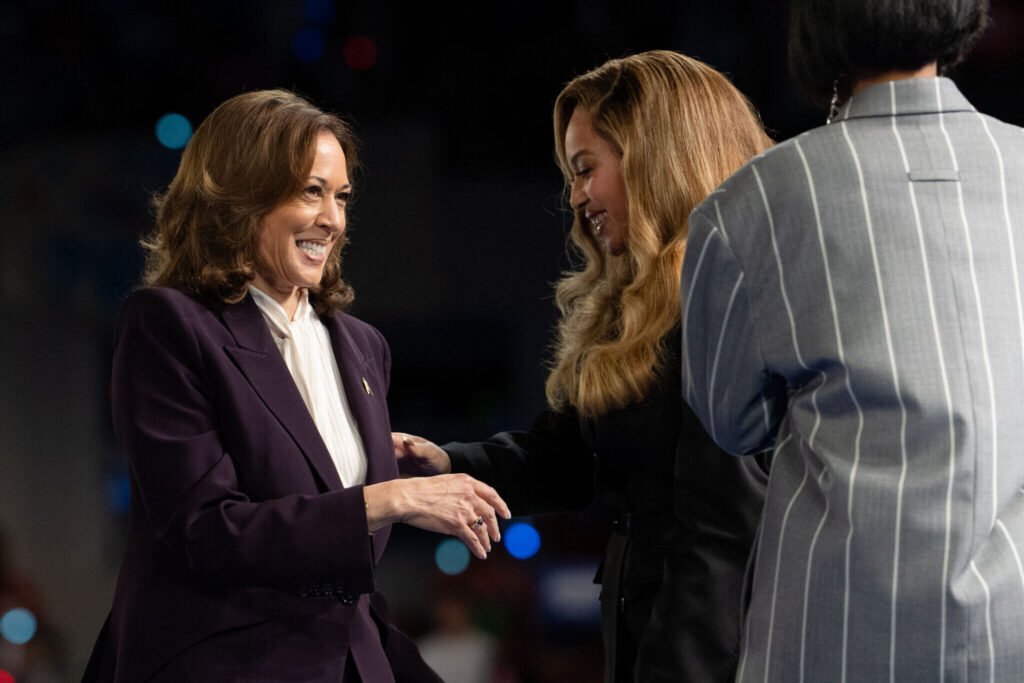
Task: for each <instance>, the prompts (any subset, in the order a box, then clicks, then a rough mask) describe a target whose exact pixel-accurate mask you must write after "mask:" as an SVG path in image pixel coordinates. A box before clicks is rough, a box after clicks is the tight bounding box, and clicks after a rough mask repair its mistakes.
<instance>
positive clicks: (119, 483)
mask: <svg viewBox="0 0 1024 683" xmlns="http://www.w3.org/2000/svg"><path fill="white" fill-rule="evenodd" d="M107 505H109V506H110V507H111V508H112V509H113V510H114V512H117V513H120V514H127V513H128V512H129V511H130V510H131V507H132V485H131V482H130V481H129V479H128V474H127V473H125V472H120V473H118V474H114V475H111V476H110V477H108V478H107Z"/></svg>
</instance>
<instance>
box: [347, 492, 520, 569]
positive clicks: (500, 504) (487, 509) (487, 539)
mask: <svg viewBox="0 0 1024 683" xmlns="http://www.w3.org/2000/svg"><path fill="white" fill-rule="evenodd" d="M363 496H364V497H365V499H366V505H367V507H366V517H367V523H368V525H369V528H370V530H371V531H374V530H376V529H379V528H380V527H382V526H385V525H386V524H391V523H394V522H405V523H406V524H411V525H413V526H416V527H419V528H421V529H426V530H427V531H436V532H438V533H442V534H449V535H451V536H455V537H457V538H459V539H460V540H461V541H462V542H463V543H465V544H466V547H467V548H469V550H470V552H472V553H473V554H474V555H476V556H477V557H478V558H480V559H481V560H482V559H485V558H486V557H487V553H488V552H490V550H491V541H492V540H493V541H499V540H501V532H500V531H499V529H498V515H501V516H502V517H503V518H505V519H508V518H510V517H511V516H512V513H511V512H510V511H509V509H508V506H507V505H505V501H503V500H502V499H501V496H499V495H498V492H497V491H495V490H494V489H492V488H491V487H490V486H488V485H487V484H484V483H482V482H479V481H477V480H476V479H474V478H472V477H470V476H469V475H468V474H442V475H438V476H436V477H423V478H416V479H393V480H391V481H385V482H381V483H379V484H373V485H370V486H367V487H365V488H364V489H363Z"/></svg>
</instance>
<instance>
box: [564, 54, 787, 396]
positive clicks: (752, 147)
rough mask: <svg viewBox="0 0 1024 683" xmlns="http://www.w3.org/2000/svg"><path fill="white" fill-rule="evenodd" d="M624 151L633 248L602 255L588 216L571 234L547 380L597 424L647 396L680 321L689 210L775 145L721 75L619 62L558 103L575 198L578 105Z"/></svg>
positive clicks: (580, 80)
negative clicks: (573, 143)
mask: <svg viewBox="0 0 1024 683" xmlns="http://www.w3.org/2000/svg"><path fill="white" fill-rule="evenodd" d="M578 107H582V108H584V109H585V110H586V111H587V112H588V113H589V114H590V117H591V121H592V125H593V126H594V131H595V132H596V133H597V134H598V135H600V136H601V137H602V138H604V139H605V140H606V141H607V142H608V143H609V144H610V145H611V147H612V149H613V150H614V151H615V152H616V154H618V155H619V157H620V159H621V164H622V177H623V180H624V183H625V186H626V200H627V215H628V219H627V220H628V227H627V237H626V243H627V249H626V251H625V252H624V253H623V254H621V255H618V256H613V255H609V254H607V253H605V252H604V250H603V249H602V248H601V246H600V245H599V244H598V242H597V241H596V240H595V238H594V235H593V234H592V232H591V229H590V225H589V223H588V222H587V220H586V218H585V216H584V215H583V211H582V210H576V211H575V217H574V220H573V225H572V229H571V231H570V234H569V238H570V241H571V243H572V245H573V247H574V252H575V253H576V255H577V256H580V257H581V260H582V264H581V265H582V268H581V269H580V270H575V271H570V272H567V273H564V274H563V277H562V279H561V280H560V281H559V282H558V284H557V287H556V292H555V300H556V303H557V305H558V308H559V311H560V312H561V316H562V317H561V321H560V322H559V325H558V335H557V340H556V344H555V354H554V360H553V363H552V367H551V372H550V374H549V375H548V379H547V386H546V390H547V398H548V402H549V403H550V404H551V406H552V407H553V408H555V409H557V410H564V409H566V408H567V407H569V406H572V407H573V408H575V409H576V410H577V411H578V412H579V413H580V414H581V415H584V416H595V415H601V414H603V413H606V412H608V411H610V410H613V409H616V408H621V407H623V406H626V405H629V404H630V403H635V402H637V401H640V400H641V399H643V398H644V397H645V396H646V395H647V394H648V393H649V392H650V391H651V390H652V389H653V387H654V386H655V385H656V383H657V382H658V380H659V377H660V375H661V372H662V370H663V366H664V364H665V359H666V353H667V349H666V347H665V338H666V336H667V335H668V334H669V333H670V332H671V331H672V330H673V328H675V327H676V326H678V324H679V320H680V307H679V271H680V268H681V267H682V261H683V252H684V250H685V248H686V236H687V220H688V217H689V215H690V211H692V210H693V208H694V207H695V206H696V205H697V204H698V203H699V202H700V201H701V200H703V199H704V198H705V197H706V196H707V195H708V194H710V193H711V191H712V190H714V189H715V187H717V186H718V185H719V184H720V183H721V182H722V181H723V180H725V179H726V178H727V177H728V176H729V175H731V174H732V173H733V172H734V171H736V170H737V169H738V168H739V167H740V166H742V165H743V164H744V163H746V161H747V160H749V159H750V158H751V157H753V156H754V155H756V154H758V153H760V152H761V151H763V150H764V149H766V148H767V147H768V146H770V145H771V144H772V141H771V139H770V138H768V136H767V135H766V134H765V132H764V129H763V128H762V126H761V122H760V120H759V118H758V116H757V114H756V112H755V111H754V109H753V107H752V106H751V105H750V102H749V101H748V100H747V99H746V98H745V97H744V96H743V95H742V94H740V92H739V91H738V90H737V89H736V88H735V87H734V86H733V85H732V83H730V82H729V80H728V79H727V78H726V77H725V76H723V75H722V74H721V73H719V72H718V71H715V70H714V69H712V68H711V67H709V66H708V65H706V64H703V63H702V62H699V61H697V60H695V59H691V58H689V57H686V56H684V55H681V54H678V53H676V52H669V51H663V50H656V51H651V52H644V53H641V54H637V55H632V56H629V57H625V58H623V59H613V60H611V61H609V62H606V63H605V64H603V65H602V66H600V67H598V68H596V69H594V70H593V71H590V72H588V73H586V74H583V75H582V76H579V77H577V78H575V79H573V80H572V81H570V82H569V84H568V85H566V86H565V88H564V89H563V90H562V92H561V93H560V94H559V96H558V99H557V100H556V101H555V110H554V133H555V152H556V155H557V158H558V163H559V165H560V166H561V168H562V172H563V174H564V175H565V181H566V187H567V193H568V192H569V191H571V185H572V181H573V169H572V168H571V167H570V165H569V160H568V159H567V158H566V155H565V133H566V129H567V128H568V126H569V119H570V118H571V117H572V115H573V112H574V111H575V110H576V109H577V108H578Z"/></svg>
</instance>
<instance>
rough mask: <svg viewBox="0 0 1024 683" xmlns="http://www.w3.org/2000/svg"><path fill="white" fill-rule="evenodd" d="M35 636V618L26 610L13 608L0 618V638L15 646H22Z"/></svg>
mask: <svg viewBox="0 0 1024 683" xmlns="http://www.w3.org/2000/svg"><path fill="white" fill-rule="evenodd" d="M35 635H36V617H35V615H34V614H32V613H31V612H29V611H28V610H27V609H24V608H22V607H15V608H14V609H12V610H9V611H7V612H5V613H4V615H3V616H2V617H0V636H3V637H4V638H5V639H6V640H7V641H9V642H11V643H14V644H15V645H24V644H25V643H27V642H28V641H30V640H32V638H34V637H35Z"/></svg>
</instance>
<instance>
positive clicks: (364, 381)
mask: <svg viewBox="0 0 1024 683" xmlns="http://www.w3.org/2000/svg"><path fill="white" fill-rule="evenodd" d="M363 389H366V395H367V396H373V392H372V391H370V383H369V382H367V381H366V378H365V377H363Z"/></svg>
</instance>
